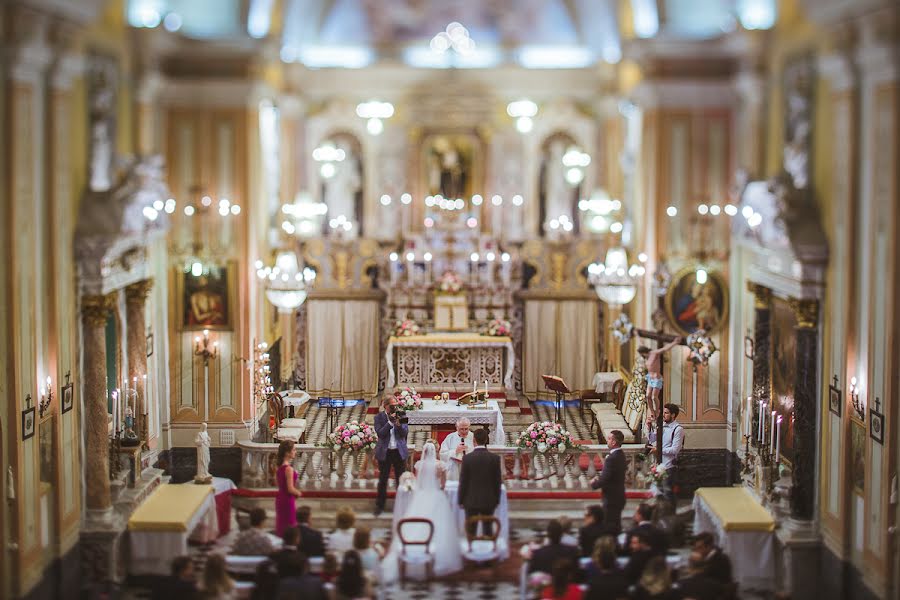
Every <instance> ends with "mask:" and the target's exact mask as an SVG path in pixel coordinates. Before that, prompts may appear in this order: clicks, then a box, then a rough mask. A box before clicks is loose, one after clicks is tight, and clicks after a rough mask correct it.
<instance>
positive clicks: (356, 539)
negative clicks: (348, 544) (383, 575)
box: [353, 526, 384, 581]
mask: <svg viewBox="0 0 900 600" xmlns="http://www.w3.org/2000/svg"><path fill="white" fill-rule="evenodd" d="M353 549H354V550H356V552H357V553H358V554H359V559H360V560H361V561H362V565H363V569H364V570H365V572H366V574H367V575H369V577H371V578H372V579H373V580H375V581H377V580H378V574H379V573H380V571H381V569H380V564H381V559H382V558H384V550H383V549H382V548H381V546H380V545H378V544H372V532H371V530H370V529H369V528H368V527H364V526H360V527H357V528H356V533H354V534H353Z"/></svg>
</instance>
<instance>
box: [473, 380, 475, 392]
mask: <svg viewBox="0 0 900 600" xmlns="http://www.w3.org/2000/svg"><path fill="white" fill-rule="evenodd" d="M472 394H475V382H474V381H473V382H472Z"/></svg>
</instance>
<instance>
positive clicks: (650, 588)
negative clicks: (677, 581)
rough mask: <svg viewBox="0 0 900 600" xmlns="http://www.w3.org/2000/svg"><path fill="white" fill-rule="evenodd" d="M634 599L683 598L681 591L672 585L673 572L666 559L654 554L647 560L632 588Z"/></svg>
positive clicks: (666, 599)
mask: <svg viewBox="0 0 900 600" xmlns="http://www.w3.org/2000/svg"><path fill="white" fill-rule="evenodd" d="M631 598H632V600H682V598H683V596H682V595H681V592H679V590H677V589H676V588H674V587H673V586H672V574H671V573H670V572H669V566H668V565H667V564H666V559H665V558H664V557H662V556H654V557H653V558H651V559H650V560H649V561H648V562H647V566H646V567H644V571H643V573H641V577H640V579H639V580H638V583H637V585H636V586H634V588H633V589H632V590H631Z"/></svg>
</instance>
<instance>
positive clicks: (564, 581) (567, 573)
mask: <svg viewBox="0 0 900 600" xmlns="http://www.w3.org/2000/svg"><path fill="white" fill-rule="evenodd" d="M573 570H574V565H573V563H572V561H571V560H570V559H568V558H558V559H556V560H555V561H553V568H552V571H551V575H552V576H553V581H552V583H551V584H550V585H548V586H547V587H545V588H544V590H543V592H542V593H541V598H542V599H546V600H581V599H582V597H583V596H584V593H583V592H582V591H581V587H580V586H579V585H578V584H576V583H573V582H572V571H573Z"/></svg>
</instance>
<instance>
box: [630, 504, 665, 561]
mask: <svg viewBox="0 0 900 600" xmlns="http://www.w3.org/2000/svg"><path fill="white" fill-rule="evenodd" d="M632 519H633V521H634V527H632V528H631V529H629V530H628V533H627V537H626V539H625V547H624V549H623V550H624V551H623V554H626V555H627V554H629V553H630V551H631V538H632V537H634V536H635V535H636V534H637V533H638V532H641V531H642V532H644V533H645V534H646V537H647V540H648V541H649V543H650V550H651V551H652V552H653V554H654V556H665V555H666V552H667V551H668V549H669V540H668V538H667V536H666V534H665V532H663V531H662V530H661V529H660V528H659V527H657V526H656V524H655V523H654V522H653V507H652V506H650V505H649V504H647V503H646V502H641V503H640V504H639V505H638V507H637V508H636V509H635V510H634V516H633V517H632Z"/></svg>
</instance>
